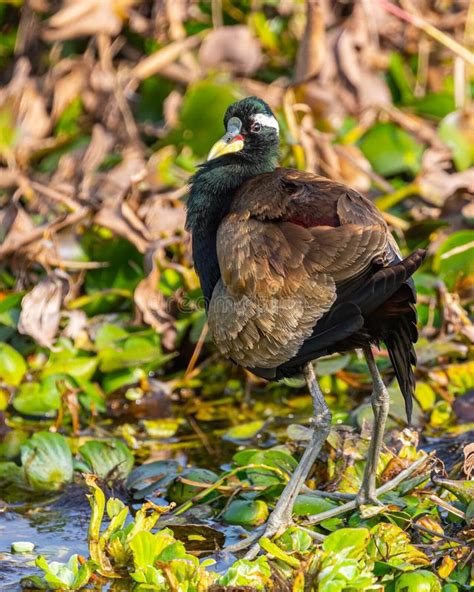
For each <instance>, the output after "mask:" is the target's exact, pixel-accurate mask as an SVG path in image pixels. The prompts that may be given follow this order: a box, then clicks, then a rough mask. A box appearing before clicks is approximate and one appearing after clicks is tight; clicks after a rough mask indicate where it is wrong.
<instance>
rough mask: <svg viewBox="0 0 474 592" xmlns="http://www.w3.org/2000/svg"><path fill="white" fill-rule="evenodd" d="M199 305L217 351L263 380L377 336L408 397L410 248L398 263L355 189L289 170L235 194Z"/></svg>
mask: <svg viewBox="0 0 474 592" xmlns="http://www.w3.org/2000/svg"><path fill="white" fill-rule="evenodd" d="M217 256H218V262H219V270H220V280H219V281H218V283H217V285H216V287H215V288H214V291H213V295H212V298H211V302H210V306H209V325H210V328H211V331H212V333H213V336H214V339H215V341H216V344H217V346H218V348H219V349H220V350H221V351H222V352H223V353H224V354H225V355H227V356H228V357H230V358H232V359H233V360H234V361H236V362H238V363H239V364H241V365H243V366H245V367H247V368H250V369H251V370H252V371H253V372H255V373H256V374H258V375H260V376H264V377H266V378H281V377H282V376H288V375H291V374H294V373H296V372H298V371H299V369H300V368H301V366H302V364H303V363H306V362H307V361H309V360H311V359H315V358H317V357H320V356H322V355H326V354H328V353H331V352H334V351H342V350H344V349H351V348H354V347H358V346H362V345H364V344H367V343H368V342H369V341H373V342H376V341H378V340H380V339H382V340H385V342H386V344H387V346H389V344H390V347H391V348H392V349H391V350H390V347H389V353H390V355H391V359H392V363H393V364H394V367H395V372H396V374H397V378H398V379H399V382H400V386H401V387H402V391H403V392H404V395H405V397H406V398H407V399H410V400H411V393H412V390H413V385H414V381H413V372H412V368H411V364H412V363H414V351H413V345H412V344H413V342H414V341H416V337H417V333H416V313H415V311H414V306H413V304H414V301H415V292H414V286H413V284H412V283H411V280H409V278H410V276H411V275H412V274H413V272H414V271H415V270H416V269H417V267H418V266H419V265H420V264H421V261H422V259H423V253H422V252H421V251H417V252H415V253H414V254H412V255H411V256H410V257H408V258H407V259H406V260H404V261H403V260H402V258H401V255H400V252H399V250H398V247H397V245H396V243H395V241H394V239H393V238H392V236H391V234H390V232H389V230H388V228H387V225H386V223H385V221H384V219H383V217H382V215H381V213H380V212H379V211H378V210H377V208H376V207H375V206H374V205H373V204H372V203H371V202H370V201H369V200H368V199H366V198H364V197H363V196H361V195H360V194H358V193H357V192H356V191H354V190H352V189H350V188H348V187H346V186H344V185H342V184H339V183H335V182H333V181H330V180H329V179H326V178H324V177H319V176H316V175H312V174H311V173H306V172H302V171H297V170H291V169H276V170H275V171H274V172H271V173H266V174H262V175H257V176H255V177H253V178H252V179H250V180H248V181H246V182H245V183H244V184H243V185H242V186H241V187H240V188H239V189H238V191H237V192H236V193H235V196H234V198H233V200H232V202H231V206H230V210H229V213H228V214H227V215H226V217H225V218H224V219H223V220H222V222H221V224H220V226H219V228H218V231H217Z"/></svg>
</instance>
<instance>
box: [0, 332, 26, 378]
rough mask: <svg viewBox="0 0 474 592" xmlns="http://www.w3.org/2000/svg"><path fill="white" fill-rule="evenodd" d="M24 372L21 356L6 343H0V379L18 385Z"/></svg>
mask: <svg viewBox="0 0 474 592" xmlns="http://www.w3.org/2000/svg"><path fill="white" fill-rule="evenodd" d="M25 372H26V362H25V360H24V358H23V356H22V355H21V354H20V353H18V352H17V351H16V350H15V349H13V347H12V346H11V345H8V343H0V381H3V382H6V383H7V384H10V385H12V386H18V385H19V384H20V382H21V381H22V379H23V376H24V375H25Z"/></svg>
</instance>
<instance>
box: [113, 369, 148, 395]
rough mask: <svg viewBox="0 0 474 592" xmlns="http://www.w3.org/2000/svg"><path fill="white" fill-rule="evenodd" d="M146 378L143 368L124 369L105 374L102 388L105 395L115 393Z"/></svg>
mask: <svg viewBox="0 0 474 592" xmlns="http://www.w3.org/2000/svg"><path fill="white" fill-rule="evenodd" d="M145 377H146V372H145V371H144V370H143V368H124V369H123V370H116V371H114V372H109V373H108V374H106V375H105V376H104V378H103V380H102V388H103V389H104V392H105V394H106V395H110V394H111V393H113V392H115V391H117V390H118V389H120V388H122V387H125V386H129V385H132V384H137V383H139V382H140V381H141V380H143V379H144V378H145Z"/></svg>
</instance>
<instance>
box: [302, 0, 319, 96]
mask: <svg viewBox="0 0 474 592" xmlns="http://www.w3.org/2000/svg"><path fill="white" fill-rule="evenodd" d="M325 53H326V35H325V29H324V4H323V3H322V2H321V0H306V27H305V31H304V34H303V38H302V39H301V43H300V46H299V48H298V56H297V58H296V72H295V82H296V83H297V84H298V83H299V82H302V81H304V80H308V79H309V78H313V77H314V76H316V75H317V74H319V71H320V69H321V65H322V62H323V60H324V56H325Z"/></svg>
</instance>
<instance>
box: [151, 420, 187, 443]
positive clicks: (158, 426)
mask: <svg viewBox="0 0 474 592" xmlns="http://www.w3.org/2000/svg"><path fill="white" fill-rule="evenodd" d="M181 423H182V422H181V421H179V420H176V419H172V418H165V419H154V420H151V419H144V420H143V427H144V428H145V431H146V433H147V434H148V436H150V437H151V438H156V439H166V438H172V437H173V436H174V435H175V434H176V432H177V431H178V428H179V426H180V424H181Z"/></svg>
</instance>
